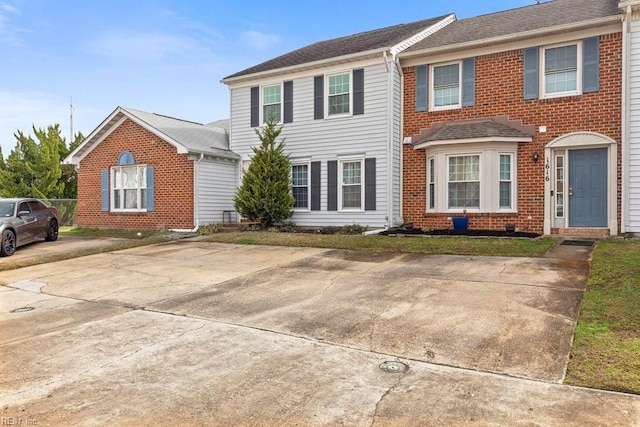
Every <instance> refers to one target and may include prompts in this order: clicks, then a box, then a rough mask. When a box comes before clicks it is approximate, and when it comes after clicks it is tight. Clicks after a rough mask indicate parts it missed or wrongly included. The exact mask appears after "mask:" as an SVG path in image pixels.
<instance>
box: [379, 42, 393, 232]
mask: <svg viewBox="0 0 640 427" xmlns="http://www.w3.org/2000/svg"><path fill="white" fill-rule="evenodd" d="M382 57H383V58H384V64H385V66H386V67H387V75H388V82H387V83H388V85H387V98H388V104H387V105H388V106H387V110H388V111H387V213H386V215H385V217H386V218H385V219H386V221H385V224H384V227H385V228H388V227H390V226H391V224H392V223H393V119H394V117H393V72H392V70H391V68H390V67H389V58H388V57H387V52H386V51H385V52H383V54H382ZM394 59H395V58H394Z"/></svg>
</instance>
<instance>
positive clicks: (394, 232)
mask: <svg viewBox="0 0 640 427" xmlns="http://www.w3.org/2000/svg"><path fill="white" fill-rule="evenodd" d="M380 235H381V236H398V235H403V236H468V237H520V238H529V239H534V238H536V237H540V234H537V233H527V232H524V231H513V232H508V231H500V230H467V231H456V230H453V229H443V230H423V229H421V228H411V229H404V228H390V229H389V230H385V231H383V232H381V233H380Z"/></svg>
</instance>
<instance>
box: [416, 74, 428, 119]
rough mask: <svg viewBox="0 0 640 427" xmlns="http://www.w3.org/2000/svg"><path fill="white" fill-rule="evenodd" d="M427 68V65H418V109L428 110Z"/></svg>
mask: <svg viewBox="0 0 640 427" xmlns="http://www.w3.org/2000/svg"><path fill="white" fill-rule="evenodd" d="M427 69H428V67H427V66H426V65H418V66H417V67H416V111H427V106H428V105H429V104H428V103H427V99H428V96H427V93H428V85H427V80H428V77H427Z"/></svg>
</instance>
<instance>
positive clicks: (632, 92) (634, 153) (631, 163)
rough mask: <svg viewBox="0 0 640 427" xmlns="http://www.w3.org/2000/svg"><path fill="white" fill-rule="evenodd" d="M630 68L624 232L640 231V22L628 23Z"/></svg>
mask: <svg viewBox="0 0 640 427" xmlns="http://www.w3.org/2000/svg"><path fill="white" fill-rule="evenodd" d="M630 43H631V52H630V61H631V67H630V70H629V73H630V76H629V79H630V84H629V86H630V87H629V90H628V94H629V98H630V99H629V103H630V111H629V116H630V117H629V122H628V123H629V144H628V147H627V156H626V157H627V158H626V159H623V161H626V166H627V168H626V171H625V175H626V176H625V177H623V179H626V180H627V191H626V192H625V193H624V194H623V197H626V198H627V200H626V209H625V211H626V212H625V214H626V215H625V216H626V221H625V222H626V226H625V231H626V232H631V233H640V21H632V22H631V34H630Z"/></svg>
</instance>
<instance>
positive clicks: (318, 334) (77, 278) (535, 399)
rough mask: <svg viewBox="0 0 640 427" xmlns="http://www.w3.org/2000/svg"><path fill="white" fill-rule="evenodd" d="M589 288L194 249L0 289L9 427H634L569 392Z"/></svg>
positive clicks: (637, 408) (613, 401)
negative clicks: (571, 357) (14, 426)
mask: <svg viewBox="0 0 640 427" xmlns="http://www.w3.org/2000/svg"><path fill="white" fill-rule="evenodd" d="M587 275H588V263H587V262H585V261H579V260H565V259H547V258H545V259H532V258H481V257H452V256H417V255H401V254H363V253H354V252H348V251H338V250H324V249H309V248H305V249H300V248H276V247H265V246H238V245H226V244H215V243H204V242H197V241H176V242H171V243H165V244H160V245H152V246H146V247H140V248H135V249H128V250H123V251H116V252H111V253H105V254H100V255H92V256H88V257H83V258H78V259H74V260H68V261H61V262H57V263H54V264H45V265H40V266H34V267H28V268H23V269H19V270H13V271H5V272H0V285H3V286H2V287H0V301H1V302H0V354H1V355H2V358H1V361H0V369H1V372H2V378H1V379H0V402H1V403H2V407H3V414H2V416H3V417H5V418H7V419H12V420H15V419H17V418H20V419H21V420H22V422H23V424H24V425H26V424H27V422H28V421H29V420H31V421H35V422H37V425H70V424H74V425H188V424H193V425H356V426H360V425H367V426H368V425H372V424H373V425H461V424H479V425H507V424H508V425H581V426H583V425H640V421H639V420H640V396H633V395H625V394H618V393H608V392H602V391H595V390H587V389H582V388H575V387H568V386H564V385H561V384H560V383H561V382H562V380H563V378H564V373H565V369H566V363H567V361H568V354H569V349H570V345H571V339H572V332H573V328H574V326H575V320H576V318H577V313H578V307H579V302H580V300H581V298H582V294H583V292H584V286H585V282H586V278H587ZM384 362H393V363H392V364H391V372H388V371H385V370H383V369H381V368H380V366H381V364H383V365H382V366H383V367H384V366H386V365H384ZM397 362H401V363H402V364H398V363H397ZM405 366H406V367H408V370H406V371H403V369H400V368H403V367H405Z"/></svg>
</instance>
